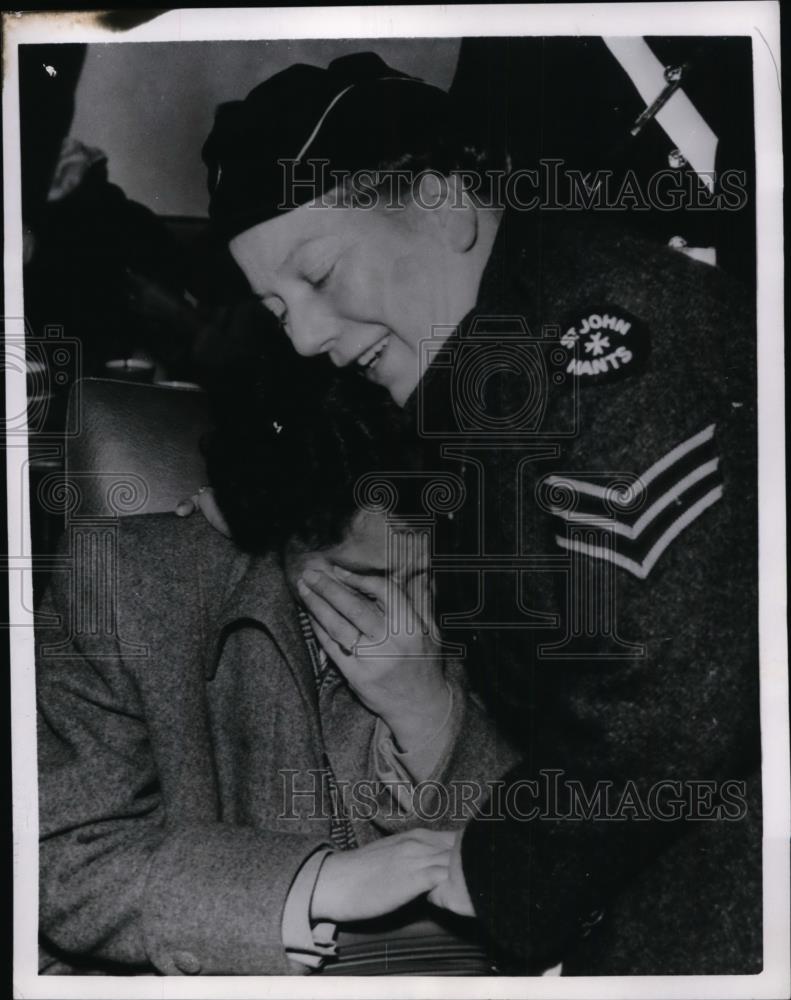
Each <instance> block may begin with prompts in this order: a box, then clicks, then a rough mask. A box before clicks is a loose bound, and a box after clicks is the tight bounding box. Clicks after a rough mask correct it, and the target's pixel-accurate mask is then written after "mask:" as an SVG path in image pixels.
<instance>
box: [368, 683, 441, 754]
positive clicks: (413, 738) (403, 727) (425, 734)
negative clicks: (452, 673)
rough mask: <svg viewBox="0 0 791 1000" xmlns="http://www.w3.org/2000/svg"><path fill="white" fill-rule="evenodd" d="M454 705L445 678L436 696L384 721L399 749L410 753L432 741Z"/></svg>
mask: <svg viewBox="0 0 791 1000" xmlns="http://www.w3.org/2000/svg"><path fill="white" fill-rule="evenodd" d="M452 706H453V693H452V691H451V687H450V685H449V684H448V683H447V681H445V680H443V682H442V687H441V689H440V691H439V692H438V693H437V695H436V696H435V697H434V698H432V699H430V700H426V701H423V702H422V703H421V704H420V705H416V706H413V707H412V708H411V709H410V711H409V712H407V713H404V714H403V715H401V716H399V717H397V718H392V719H383V721H384V722H385V723H387V725H388V727H389V729H390V732H391V733H392V734H393V738H394V740H395V742H396V744H397V746H398V749H399V751H400V752H401V753H409V752H410V751H412V750H416V749H418V748H419V747H421V746H423V745H425V744H427V743H430V742H431V740H432V739H433V738H434V736H435V735H436V733H437V732H438V731H439V730H440V729H442V727H443V726H444V725H445V723H446V722H447V720H448V716H449V715H450V711H451V708H452Z"/></svg>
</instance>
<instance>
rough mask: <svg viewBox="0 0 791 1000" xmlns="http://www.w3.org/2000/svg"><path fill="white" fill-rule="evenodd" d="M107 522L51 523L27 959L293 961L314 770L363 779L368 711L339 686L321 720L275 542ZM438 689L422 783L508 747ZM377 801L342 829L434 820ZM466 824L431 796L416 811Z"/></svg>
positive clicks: (258, 970) (86, 962) (312, 821)
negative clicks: (97, 536)
mask: <svg viewBox="0 0 791 1000" xmlns="http://www.w3.org/2000/svg"><path fill="white" fill-rule="evenodd" d="M72 527H74V526H72ZM113 534H114V541H113V543H112V545H110V546H108V547H106V548H103V549H102V550H101V551H102V552H103V553H104V555H103V556H102V558H101V559H99V560H98V561H97V559H96V554H97V553H98V552H99V548H98V547H96V546H95V544H94V543H91V544H94V548H93V549H90V547H89V546H88V547H86V543H85V537H86V536H85V534H84V532H82V531H81V530H72V531H70V532H69V533H68V535H67V538H66V541H65V542H64V551H66V552H68V553H70V555H71V557H72V564H71V570H70V571H69V572H63V573H58V574H56V575H55V577H54V578H53V583H52V586H51V589H50V592H49V594H48V596H47V597H46V599H45V601H44V604H43V606H42V608H41V614H42V616H43V617H42V627H41V628H40V629H39V633H38V637H37V638H38V656H37V685H38V703H39V722H38V734H39V797H40V834H41V847H40V929H41V937H42V946H43V959H42V966H41V967H42V970H45V971H48V972H53V973H61V972H69V971H70V972H81V973H85V972H93V973H96V972H115V973H120V974H127V975H128V974H131V973H135V972H143V973H145V972H148V973H151V972H154V971H158V972H161V973H170V974H180V973H188V974H195V973H206V974H220V973H227V974H235V973H247V974H265V973H273V974H286V973H289V972H292V971H294V970H293V967H292V966H291V965H290V964H289V962H288V960H287V956H286V954H285V951H284V948H283V944H282V940H281V924H282V916H283V906H284V903H285V900H286V897H287V894H288V892H289V888H290V886H291V884H292V881H293V879H294V877H295V875H296V873H297V872H298V871H299V869H300V867H301V866H302V864H303V863H304V861H305V860H306V859H307V858H308V857H309V856H310V855H311V854H312V853H313V852H314V851H316V850H317V849H318V848H320V847H322V846H327V847H331V846H332V845H331V842H330V809H329V806H328V804H327V800H326V798H323V795H324V786H323V784H322V781H321V780H320V776H321V772H322V770H323V769H324V768H325V766H326V764H327V763H329V764H330V766H331V768H332V772H333V773H334V776H335V778H336V780H337V782H338V783H339V784H342V783H343V782H347V783H352V782H355V781H357V780H361V779H368V778H370V776H371V773H372V765H371V760H372V754H373V752H374V742H373V735H374V730H375V728H376V717H375V716H373V715H371V713H369V712H368V711H367V710H366V709H365V708H364V707H363V706H362V705H361V704H360V703H359V702H358V701H357V700H356V699H355V698H354V696H353V695H352V694H351V692H350V691H349V689H348V688H347V687H346V685H344V684H339V685H337V686H336V689H335V697H334V700H333V703H332V705H331V706H329V707H328V709H327V711H326V712H322V717H321V719H320V718H319V715H318V710H317V695H316V685H315V679H314V676H313V671H312V667H311V664H310V660H309V656H308V652H307V649H306V647H305V643H304V638H303V635H302V633H301V632H300V625H299V620H298V615H297V611H296V606H295V604H294V602H293V600H292V598H291V596H290V594H289V592H288V590H287V588H286V584H285V579H284V576H283V573H282V570H281V568H280V566H279V563H278V561H277V560H276V559H275V558H273V557H266V558H258V557H250V556H247V555H244V554H242V553H240V552H239V551H238V550H237V549H236V548H235V546H234V545H233V544H232V543H231V542H230V541H229V540H228V539H226V538H224V537H223V536H222V535H220V534H219V533H218V532H217V531H215V530H214V529H213V528H212V527H211V526H210V525H208V523H207V522H205V521H204V519H203V518H198V517H194V518H190V519H187V520H182V519H181V518H177V517H175V516H173V515H151V516H140V517H131V518H122V519H120V520H119V521H118V522H117V523H116V524H115V528H114V532H113ZM69 536H70V538H69ZM86 551H87V552H92V553H93V555H92V556H90V558H88V559H87V560H86V559H85V558H84V556H85V553H86ZM53 614H54V615H56V616H58V618H59V619H60V624H59V626H57V627H43V625H44V623H45V622H51V621H52V620H53V619H52V618H51V616H52V615H53ZM55 620H57V618H56V619H55ZM452 683H453V684H454V685H456V686H457V688H458V691H460V692H461V694H460V702H461V704H462V706H463V708H462V711H461V712H460V713H457V714H456V719H455V722H454V724H453V725H454V729H453V732H452V734H451V740H450V743H449V744H448V747H447V750H446V752H445V753H444V756H443V757H442V758H441V759H440V761H439V762H438V764H437V769H436V771H435V774H434V775H432V777H433V778H435V779H437V780H438V781H440V782H451V781H452V780H454V778H463V779H464V780H466V781H468V782H469V781H473V782H475V781H480V782H481V783H483V782H484V781H485V779H486V778H491V777H493V776H495V775H497V774H498V773H500V772H501V771H502V770H504V769H505V768H506V767H507V766H509V764H510V763H511V762H512V761H513V760H514V757H513V755H512V754H511V755H509V754H507V753H505V751H503V749H502V747H498V745H497V742H496V740H495V737H494V733H493V728H492V724H491V722H490V721H489V720H488V717H487V716H486V714H485V713H484V712H483V711H482V710H481V709H480V708H479V707H478V706H477V705H476V703H475V702H474V701H473V700H469V699H467V698H466V697H465V695H464V693H463V691H462V689H461V687H459V684H460V681H459V680H458V679H456V678H454V679H453V680H452ZM501 753H505V755H504V756H501V755H500V754H501ZM325 755H326V756H325ZM367 794H368V800H367V804H368V806H369V807H370V802H371V797H372V793H371V792H370V791H369V792H368V793H367ZM388 795H389V792H387V791H386V790H382V789H378V790H377V796H378V797H377V800H376V801H377V805H378V806H380V807H381V808H379V809H378V811H375V812H374V811H373V810H372V809H371V808H369V809H368V811H367V812H365V811H364V810H362V811H358V814H356V815H355V814H352V823H353V826H354V831H355V834H356V837H357V841H358V843H360V844H365V843H367V842H370V841H371V840H372V839H373V838H375V837H377V836H381V835H382V834H383V833H387V832H395V831H397V830H399V829H406V828H408V827H410V826H415V825H432V824H431V823H427V822H425V820H424V819H421V820H420V821H418V819H417V818H416V816H415V815H414V814H412V815H410V814H409V813H408V812H404V811H399V810H393V809H392V808H388V806H389V805H392V799H390V800H389V802H388ZM363 804H365V802H363ZM425 808H426V809H427V810H429V809H430V807H429V805H426V807H425ZM462 821H463V820H462V818H461V815H459V816H457V817H455V819H454V816H453V815H451V812H450V811H449V810H446V811H445V812H441V813H439V814H438V816H437V819H436V821H435V823H434V824H433V825H436V826H440V827H443V826H444V827H451V826H452V825H453V823H454V822H456V823H457V824H458V823H461V822H462Z"/></svg>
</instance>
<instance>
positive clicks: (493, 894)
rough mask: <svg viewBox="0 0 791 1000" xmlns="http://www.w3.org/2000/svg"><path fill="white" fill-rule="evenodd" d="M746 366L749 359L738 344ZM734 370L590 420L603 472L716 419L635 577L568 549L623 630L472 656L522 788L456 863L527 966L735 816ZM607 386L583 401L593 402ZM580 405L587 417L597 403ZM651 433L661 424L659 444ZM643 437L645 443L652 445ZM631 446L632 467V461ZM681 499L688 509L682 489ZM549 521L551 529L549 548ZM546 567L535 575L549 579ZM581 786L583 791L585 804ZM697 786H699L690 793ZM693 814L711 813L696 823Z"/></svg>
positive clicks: (744, 690) (742, 742)
mask: <svg viewBox="0 0 791 1000" xmlns="http://www.w3.org/2000/svg"><path fill="white" fill-rule="evenodd" d="M701 273H702V277H703V278H706V277H707V275H706V274H705V273H703V272H701ZM747 322H748V321H747V320H745V323H747ZM747 329H748V330H749V329H750V327H749V325H747ZM729 330H733V324H731V325H730V326H729V325H728V323H727V322H726V320H725V318H723V320H722V329H721V331H720V333H721V339H722V341H723V342H725V343H724V346H723V348H722V352H721V353H722V355H724V354H725V351H726V350H727V341H728V338H729ZM744 361H745V363H744V365H743V368H744V369H745V370H748V371H749V370H750V365H749V354H748V355H747V356H746V357H745V359H744ZM735 372H736V368H735V367H734V370H733V371H731V372H724V373H720V377H719V378H718V379H717V381H716V382H715V383H711V384H713V385H715V386H718V387H722V386H726V387H727V388H726V390H725V391H721V389H718V391H717V393H716V394H715V393H714V391H713V390H712V391H708V395H707V394H706V392H707V390H711V384H710V385H708V386H702V387H701V389H700V391H699V392H695V391H693V390H692V389H690V391H689V392H682V391H679V390H678V389H677V387H674V391H673V392H672V393H671V392H670V391H669V389H668V388H667V385H665V387H664V388H665V397H664V398H662V399H661V400H660V401H659V402H661V407H660V405H659V403H658V405H657V409H656V411H655V412H653V413H652V412H651V410H650V406H651V400H650V398H648V397H647V396H646V398H644V399H643V400H642V404H643V409H644V410H645V409H648V413H647V415H646V416H644V415H643V411H641V410H640V408H639V407H638V406H635V407H634V408H633V409H632V410H631V411H629V410H626V409H625V407H624V406H622V405H621V408H620V410H619V409H617V408H616V407H615V404H613V408H612V411H611V412H610V413H607V412H606V411H605V412H604V414H603V417H602V419H601V421H600V423H599V424H597V425H596V430H597V431H599V432H601V434H602V435H604V434H605V431H606V430H607V428H609V433H610V436H611V438H616V436H618V440H619V442H620V443H619V447H620V449H621V450H620V453H619V454H618V455H617V456H616V457H615V458H614V459H613V462H614V464H612V465H610V466H609V468H615V469H627V470H629V469H632V470H633V471H634V472H635V473H640V472H641V470H642V469H644V468H646V467H647V466H648V465H649V464H650V462H651V461H654V460H656V459H657V458H659V457H660V456H661V455H663V454H665V453H666V452H667V451H668V449H669V448H671V447H672V446H673V445H674V444H676V443H677V442H678V441H682V440H684V439H685V438H686V437H687V436H688V435H689V434H691V433H693V431H694V430H696V429H697V427H704V426H706V425H707V424H709V422H713V423H716V426H717V435H716V438H715V443H716V446H717V448H718V451H717V459H718V461H719V463H720V464H719V466H718V470H719V472H720V473H721V477H722V493H721V497H720V499H719V500H718V501H717V502H716V503H714V504H712V505H711V506H710V507H708V508H706V509H705V510H704V511H703V513H701V514H700V516H699V517H697V518H696V519H694V520H692V519H691V518H687V520H686V523H684V522H682V521H681V519H679V520H677V521H674V522H673V525H672V527H673V532H674V533H673V532H671V533H669V534H668V535H667V536H666V537H667V538H671V540H670V542H669V544H668V545H667V546H666V548H665V550H664V551H663V552H662V554H661V556H660V558H659V559H658V560H657V561H656V563H655V564H654V566H653V568H651V569H650V572H648V573H647V575H645V576H644V578H639V577H638V576H636V575H635V573H633V572H630V571H629V569H627V568H624V567H622V566H621V565H617V566H609V569H608V573H607V575H606V576H602V572H603V566H604V563H603V562H602V561H601V560H600V559H598V558H595V557H594V556H587V555H584V554H583V555H581V556H580V558H579V560H578V563H577V566H578V568H579V571H580V576H579V578H578V582H579V589H578V591H577V593H582V594H585V593H587V594H596V593H598V594H602V593H604V592H605V586H604V583H603V581H604V580H607V581H609V583H608V586H609V585H610V584H611V586H612V590H607V593H608V594H612V599H613V604H612V607H614V608H615V612H616V615H615V622H616V624H617V635H615V634H611V635H610V636H609V637H606V638H605V639H602V640H601V646H597V640H592V641H589V642H588V645H587V647H586V645H585V644H584V643H585V639H584V637H580V638H579V640H578V641H577V642H576V648H574V647H573V646H572V645H568V646H566V647H565V648H564V651H563V654H562V655H555V656H554V657H547V656H545V651H546V647H542V644H541V643H542V641H543V642H545V643H552V642H555V643H557V642H558V640H559V638H560V640H562V639H563V635H561V636H560V637H559V636H558V635H557V634H556V635H552V634H547V633H546V632H545V633H544V634H542V635H540V636H539V638H538V639H533V638H530V637H528V638H530V641H527V638H526V634H525V632H519V631H514V632H502V633H499V634H498V633H497V632H488V633H486V634H484V635H483V636H482V640H483V641H482V644H481V645H482V648H481V649H480V650H479V652H480V653H481V654H483V655H482V658H481V662H480V663H479V664H478V667H479V669H480V671H481V672H482V673H487V672H488V674H489V685H490V687H491V688H493V689H499V690H501V691H505V692H507V693H508V698H509V701H510V704H509V705H508V706H507V712H506V714H509V713H510V717H511V719H512V720H513V719H515V720H517V722H518V725H519V726H520V728H521V732H522V736H521V744H522V750H523V755H522V761H521V762H520V764H519V765H518V766H517V767H516V768H515V769H514V770H513V771H511V773H510V774H509V776H508V785H509V786H510V787H511V788H513V789H516V788H517V787H521V788H522V790H523V791H522V797H521V799H517V798H516V797H515V796H512V798H511V800H510V804H509V803H504V804H502V805H501V807H500V808H499V809H495V810H494V811H495V812H496V813H497V814H498V815H499V817H500V818H499V820H497V819H496V820H487V819H486V818H485V817H481V818H478V819H476V820H474V821H473V822H472V824H471V825H470V827H469V829H468V830H467V832H466V833H465V836H464V841H463V850H462V854H463V865H464V872H465V878H466V881H467V884H468V887H469V889H470V893H471V897H472V899H473V902H474V905H475V907H476V910H477V912H478V914H479V916H480V917H481V919H482V921H483V923H484V925H485V927H486V928H487V931H488V933H489V935H490V936H491V938H492V940H493V941H495V942H497V944H498V945H499V947H501V948H502V949H503V950H504V951H505V952H506V953H508V954H510V955H511V956H516V957H517V958H518V959H519V961H520V962H521V963H522V964H523V965H525V964H526V965H528V966H531V965H534V966H536V967H539V968H541V967H544V968H545V967H548V966H549V965H553V964H555V963H556V962H557V961H559V960H561V959H562V958H563V957H564V953H565V952H566V949H567V948H568V947H569V943H570V942H572V941H573V940H574V939H576V938H577V937H578V936H579V935H581V934H584V933H585V930H586V927H587V926H589V925H590V924H591V922H595V921H596V920H597V919H600V918H601V914H602V913H604V912H606V910H607V908H608V907H609V906H610V903H611V901H612V900H613V898H614V897H615V896H616V895H617V894H618V893H619V891H620V890H621V889H622V888H623V887H624V886H625V884H626V883H627V882H628V881H629V880H630V879H631V878H633V877H634V875H635V873H637V872H639V871H641V870H642V869H644V868H646V866H648V865H650V864H651V863H652V860H653V859H654V858H655V857H656V856H657V853H658V852H659V851H662V850H664V849H665V848H667V847H668V846H669V845H670V844H671V843H672V842H673V841H674V840H675V838H677V837H680V836H682V835H684V834H686V833H687V832H689V831H690V830H691V829H693V828H695V827H700V826H702V825H708V826H709V827H711V826H712V824H714V823H719V824H722V825H723V826H724V827H727V826H728V822H729V819H730V820H732V819H734V818H735V817H734V816H732V815H731V816H722V818H720V819H715V818H714V816H713V815H712V813H714V814H715V815H716V810H717V809H718V808H720V807H721V803H719V800H718V790H719V789H721V788H722V785H723V783H724V782H726V781H738V782H741V781H744V780H747V779H749V776H750V774H751V772H753V771H754V770H755V768H757V766H758V765H759V762H760V733H759V705H758V642H757V563H756V554H757V509H756V494H755V487H756V470H755V424H754V416H755V409H754V399H755V397H754V387H753V386H751V385H750V384H749V380H748V381H747V384H746V385H744V384H742V385H739V384H738V381H737V379H736V377H735ZM638 386H639V383H638ZM720 396H721V398H718V397H720ZM613 398H615V397H613ZM622 398H624V397H620V399H622ZM602 399H603V396H600V397H598V398H597V399H596V401H595V402H596V403H597V404H598V406H599V414H600V415H601V411H602V409H603V408H604V405H605V404H604V403H603V402H602ZM689 400H695V405H694V406H690V405H689ZM619 405H620V403H619ZM673 406H678V407H679V409H678V411H677V412H676V411H674V410H673ZM590 414H591V417H590V419H591V422H593V420H594V419H596V416H595V413H594V409H593V404H591V410H590ZM685 420H688V421H695V423H694V424H693V423H689V424H687V425H684V421H685ZM641 421H642V423H641ZM674 426H677V427H678V428H684V429H683V431H682V429H679V430H678V431H677V432H675V431H673V427H674ZM660 434H665V435H668V436H667V437H665V438H663V439H662V440H661V442H660V443H661V447H659V443H658V441H659V438H658V435H660ZM652 435H653V436H654V442H653V445H651V436H652ZM649 445H651V447H652V448H654V447H655V448H656V450H655V451H654V450H652V451H651V453H650V454H649ZM630 449H633V450H634V455H633V457H634V459H635V465H634V466H630V465H627V464H626V457H627V456H628V455H629V454H630ZM640 449H642V450H640ZM590 450H591V451H593V446H591V448H590ZM584 459H587V460H588V461H589V462H590V461H591V459H592V456H591V455H587V456H584V458H583V460H584ZM590 467H591V466H590V465H587V466H586V465H581V466H580V468H582V469H585V468H590ZM594 467H595V466H594ZM572 468H575V467H574V466H572ZM679 475H680V473H679ZM712 495H714V494H712ZM675 509H683V508H681V504H680V502H679V503H678V505H677V507H676V508H675ZM669 510H670V513H668V515H667V516H668V517H671V516H672V517H675V514H673V513H672V510H673V509H672V508H669ZM676 528H678V529H679V530H675V529H676ZM556 533H557V532H556V531H555V530H554V526H553V530H552V535H551V537H550V540H549V542H548V545H549V546H551V545H552V541H553V540H554V536H555V534H556ZM671 536H672V537H671ZM544 551H546V552H550V551H552V548H551V547H548V548H546V549H545V550H544ZM540 577H541V574H536V579H535V581H534V583H535V588H536V591H537V590H538V588H540V587H541V586H542V583H541V580H540ZM546 580H547V575H546V574H543V581H544V582H543V586H544V587H546V586H547V583H546ZM586 588H587V589H586ZM566 600H568V599H567V598H566ZM561 606H562V605H561ZM616 638H617V639H619V640H620V639H623V640H624V641H628V642H630V643H632V645H630V646H626V645H623V644H620V645H618V644H617V643H616ZM542 648H543V649H544V652H542ZM558 649H559V647H557V646H556V652H557V650H558ZM593 653H595V654H596V655H589V654H593ZM616 653H617V654H618V655H615V654H616ZM611 654H612V655H611ZM552 772H556V775H557V777H556V778H553V776H552ZM701 783H706V784H701ZM712 787H713V791H709V789H711V788H712ZM580 792H582V793H583V794H584V796H585V797H586V799H587V801H588V802H592V803H593V811H592V813H591V814H590V815H587V816H586V815H585V813H586V810H585V808H584V805H585V802H584V801H583V800H582V799H581V798H580V794H579V793H580ZM695 795H698V796H700V795H702V799H701V798H698V799H697V805H696V804H695V802H694V801H693V800H694V796H695ZM674 798H675V799H681V800H682V805H681V806H679V805H677V804H676V805H674V804H673V803H672V802H671V799H674ZM624 803H625V804H624ZM599 804H602V805H601V808H599ZM696 809H697V810H702V811H703V813H705V814H706V815H701V816H699V817H698V820H697V821H696V819H695V818H694V816H693V814H694V813H695V811H696ZM608 811H609V815H608ZM668 889H669V890H670V887H668ZM672 891H673V892H676V893H678V892H679V891H680V892H682V893H686V892H687V891H689V892H693V893H694V892H695V891H696V889H695V887H694V886H681V887H679V886H675V887H673V888H672ZM657 905H658V904H657ZM705 919H707V918H706V914H705V913H702V914H701V920H705Z"/></svg>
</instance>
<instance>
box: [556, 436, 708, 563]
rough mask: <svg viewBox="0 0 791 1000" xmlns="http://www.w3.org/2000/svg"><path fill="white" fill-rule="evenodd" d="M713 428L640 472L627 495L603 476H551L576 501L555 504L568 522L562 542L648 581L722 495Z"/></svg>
mask: <svg viewBox="0 0 791 1000" xmlns="http://www.w3.org/2000/svg"><path fill="white" fill-rule="evenodd" d="M714 430H715V425H714V424H710V425H709V426H708V427H706V428H705V429H704V430H702V431H700V433H698V434H695V435H693V436H692V437H691V438H689V439H688V440H686V441H683V442H682V443H681V444H679V445H677V446H676V447H675V448H673V449H671V450H670V451H669V452H667V454H665V455H663V456H662V457H661V458H660V459H659V460H658V461H657V462H655V463H654V464H653V465H652V466H650V468H649V469H647V470H646V471H645V472H644V473H642V474H641V475H640V476H638V477H636V479H635V481H634V483H633V485H632V488H631V489H630V490H629V492H628V495H627V493H626V492H625V491H623V490H619V489H617V488H614V486H609V487H608V486H606V485H602V484H601V480H602V477H601V476H600V475H599V476H597V477H596V478H599V482H598V483H597V482H591V481H590V480H589V479H588V480H586V479H578V478H573V477H570V476H563V475H556V476H549V477H547V479H546V481H545V482H546V485H547V486H550V487H551V486H554V487H556V488H557V487H561V486H562V487H563V488H564V489H565V490H567V491H568V492H569V495H570V497H571V500H572V503H571V504H570V506H569V507H563V508H561V507H559V506H556V507H553V508H552V513H554V514H555V515H556V516H557V517H559V518H560V519H561V520H563V521H564V522H565V524H566V534H565V535H563V536H561V535H557V536H556V538H555V540H556V542H557V544H558V545H559V546H560V547H561V548H564V549H567V550H569V551H572V552H577V553H580V554H582V555H586V556H590V557H592V558H595V559H605V560H608V561H609V562H612V563H614V564H615V565H617V566H620V567H621V568H622V569H626V570H628V571H629V572H630V573H632V574H634V575H635V576H636V577H638V578H639V579H641V580H644V579H645V578H646V577H647V576H648V574H649V573H650V572H651V570H652V569H653V567H654V566H655V564H656V562H657V560H658V559H659V557H660V556H661V555H662V553H663V552H664V551H665V549H666V548H667V547H668V545H670V543H671V542H672V541H673V540H674V539H675V538H677V537H678V536H679V535H680V534H681V532H682V531H683V530H684V529H685V528H687V527H688V526H689V525H690V524H692V522H693V521H695V520H696V519H697V518H698V517H699V516H700V515H701V514H702V513H703V512H704V511H705V510H707V509H708V508H709V507H711V506H712V504H714V503H716V502H717V501H718V500H719V499H720V498H721V497H722V480H721V477H720V460H719V456H718V455H716V454H715V452H714V448H715V443H714ZM612 478H613V480H615V477H612ZM619 507H620V508H621V509H619ZM594 531H595V532H596V533H592V532H594Z"/></svg>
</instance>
